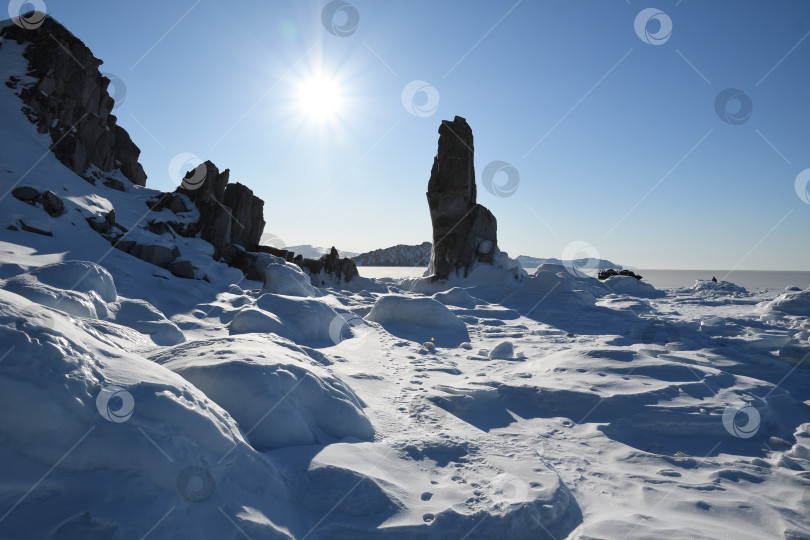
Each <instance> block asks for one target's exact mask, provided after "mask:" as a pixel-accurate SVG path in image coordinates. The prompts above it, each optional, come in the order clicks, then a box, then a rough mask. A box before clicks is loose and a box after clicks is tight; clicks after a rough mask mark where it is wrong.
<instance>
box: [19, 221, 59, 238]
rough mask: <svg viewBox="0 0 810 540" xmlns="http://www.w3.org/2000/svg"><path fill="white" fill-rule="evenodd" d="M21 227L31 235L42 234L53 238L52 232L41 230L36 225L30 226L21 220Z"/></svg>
mask: <svg viewBox="0 0 810 540" xmlns="http://www.w3.org/2000/svg"><path fill="white" fill-rule="evenodd" d="M20 227H21V228H22V230H24V231H28V232H31V233H35V234H41V235H43V236H53V233H52V232H51V231H48V230H45V229H40V228H39V227H37V226H36V225H28V224H27V223H25V222H24V221H23V220H20Z"/></svg>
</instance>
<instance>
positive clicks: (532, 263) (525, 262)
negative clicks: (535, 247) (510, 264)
mask: <svg viewBox="0 0 810 540" xmlns="http://www.w3.org/2000/svg"><path fill="white" fill-rule="evenodd" d="M516 260H517V261H518V262H519V263H520V265H521V266H522V267H523V268H537V267H538V266H540V265H541V264H563V261H561V260H560V259H556V258H553V257H552V258H548V259H546V258H543V257H530V256H529V255H520V256H518V257H517V259H516ZM584 265H589V264H588V262H587V261H586V260H585V259H579V264H578V266H580V267H581V266H584ZM589 266H590V265H589ZM598 267H599V268H634V267H632V266H623V265H620V264H616V263H614V262H611V261H609V260H607V259H602V262H601V263H600V264H599V265H598Z"/></svg>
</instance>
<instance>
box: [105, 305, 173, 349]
mask: <svg viewBox="0 0 810 540" xmlns="http://www.w3.org/2000/svg"><path fill="white" fill-rule="evenodd" d="M110 318H111V319H112V320H114V321H115V322H116V323H118V324H120V325H123V326H128V327H130V328H132V329H134V330H137V331H138V332H140V333H141V334H147V335H148V336H149V337H151V338H152V341H154V342H155V344H156V345H176V344H178V343H182V342H184V341H185V340H186V338H185V336H184V335H183V332H182V331H181V330H180V328H178V327H177V325H176V324H174V323H173V322H172V321H170V320H169V319H167V318H166V316H165V315H163V313H161V312H160V311H159V310H158V309H157V308H155V306H153V305H152V304H150V303H149V302H147V301H146V300H140V299H137V298H136V299H131V300H130V299H122V300H121V301H120V302H116V303H114V304H111V305H110Z"/></svg>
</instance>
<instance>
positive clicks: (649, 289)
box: [604, 276, 666, 298]
mask: <svg viewBox="0 0 810 540" xmlns="http://www.w3.org/2000/svg"><path fill="white" fill-rule="evenodd" d="M604 285H605V287H607V288H608V290H609V291H613V292H614V293H616V294H626V295H627V296H637V297H639V298H660V297H662V296H666V293H665V292H664V291H659V290H658V289H656V288H655V287H653V286H652V285H650V284H649V283H644V282H643V281H641V280H640V279H636V278H634V277H632V276H611V277H609V278H607V279H606V280H605V281H604Z"/></svg>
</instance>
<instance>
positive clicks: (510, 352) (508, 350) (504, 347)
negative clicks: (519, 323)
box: [489, 341, 515, 360]
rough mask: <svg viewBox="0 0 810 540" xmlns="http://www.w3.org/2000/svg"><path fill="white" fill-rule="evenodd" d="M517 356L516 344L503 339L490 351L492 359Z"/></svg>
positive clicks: (505, 358) (507, 358)
mask: <svg viewBox="0 0 810 540" xmlns="http://www.w3.org/2000/svg"><path fill="white" fill-rule="evenodd" d="M514 357H515V346H514V344H513V343H512V342H511V341H502V342H500V343H498V344H497V345H495V347H493V349H492V350H491V351H489V358H490V360H495V359H502V360H511V359H512V358H514Z"/></svg>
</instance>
